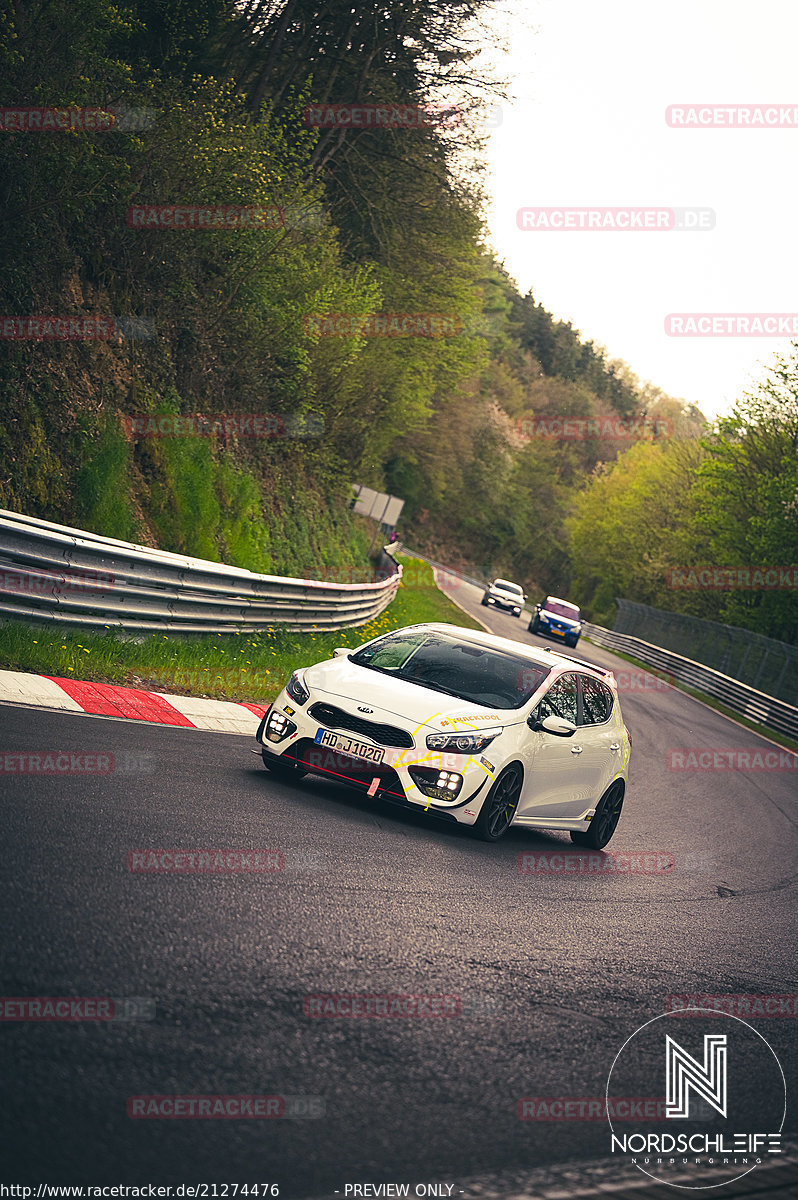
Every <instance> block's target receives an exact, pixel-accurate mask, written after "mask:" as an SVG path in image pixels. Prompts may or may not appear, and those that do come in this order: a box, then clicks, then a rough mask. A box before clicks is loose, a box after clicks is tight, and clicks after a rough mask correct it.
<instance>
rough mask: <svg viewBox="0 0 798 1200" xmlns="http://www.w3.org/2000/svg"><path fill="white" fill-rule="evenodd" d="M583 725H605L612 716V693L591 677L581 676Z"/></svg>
mask: <svg viewBox="0 0 798 1200" xmlns="http://www.w3.org/2000/svg"><path fill="white" fill-rule="evenodd" d="M581 684H582V721H581V724H582V725H603V723H604V722H605V721H608V720H609V719H610V716H611V714H612V692H611V691H610V689H609V688H608V687H606V685H605V684H603V683H601V682H600V680H598V679H593V678H592V677H591V676H590V675H582V676H581Z"/></svg>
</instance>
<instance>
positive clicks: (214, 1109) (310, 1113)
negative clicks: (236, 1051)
mask: <svg viewBox="0 0 798 1200" xmlns="http://www.w3.org/2000/svg"><path fill="white" fill-rule="evenodd" d="M325 1111H326V1108H325V1103H324V1099H323V1098H322V1097H321V1096H288V1095H283V1096H268V1095H241V1094H238V1095H222V1094H218V1093H216V1094H214V1093H210V1094H208V1093H206V1094H201V1093H200V1094H191V1095H166V1096H165V1095H161V1096H130V1097H128V1101H127V1115H128V1116H129V1117H131V1118H132V1119H133V1120H139V1121H191V1120H194V1121H211V1120H217V1121H246V1120H250V1121H253V1120H254V1121H258V1120H260V1121H264V1120H284V1119H291V1118H305V1119H308V1118H318V1117H323V1116H324V1114H325Z"/></svg>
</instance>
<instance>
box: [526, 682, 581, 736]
mask: <svg viewBox="0 0 798 1200" xmlns="http://www.w3.org/2000/svg"><path fill="white" fill-rule="evenodd" d="M577 691H578V688H577V677H576V675H561V676H560V678H559V679H555V681H554V683H553V684H552V685H551V687H550V688H549V690H548V691H547V692H546V695H545V696H544V697H543V699H542V700H541V702H540V704H539V705H538V707H537V712H536V715H537V718H538V720H539V721H543V720H544V719H545V718H546V717H563V718H564V719H565V720H566V721H571V722H572V723H573V724H574V725H575V724H576V716H577Z"/></svg>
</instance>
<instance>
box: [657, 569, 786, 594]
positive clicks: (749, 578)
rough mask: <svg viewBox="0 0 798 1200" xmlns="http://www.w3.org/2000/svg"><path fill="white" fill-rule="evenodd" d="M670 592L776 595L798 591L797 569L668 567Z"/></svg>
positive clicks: (666, 584)
mask: <svg viewBox="0 0 798 1200" xmlns="http://www.w3.org/2000/svg"><path fill="white" fill-rule="evenodd" d="M665 586H666V587H668V588H670V589H671V591H691V592H697V591H708V592H733V591H743V592H776V591H793V590H794V589H795V588H798V567H796V566H789V567H786V566H785V567H767V566H759V567H718V566H703V567H668V569H667V570H666V572H665Z"/></svg>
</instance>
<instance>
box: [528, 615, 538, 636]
mask: <svg viewBox="0 0 798 1200" xmlns="http://www.w3.org/2000/svg"><path fill="white" fill-rule="evenodd" d="M539 629H540V621H539V620H538V619H537V617H533V618H532V620H531V621H530V622H529V632H530V633H537V631H538V630H539Z"/></svg>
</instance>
